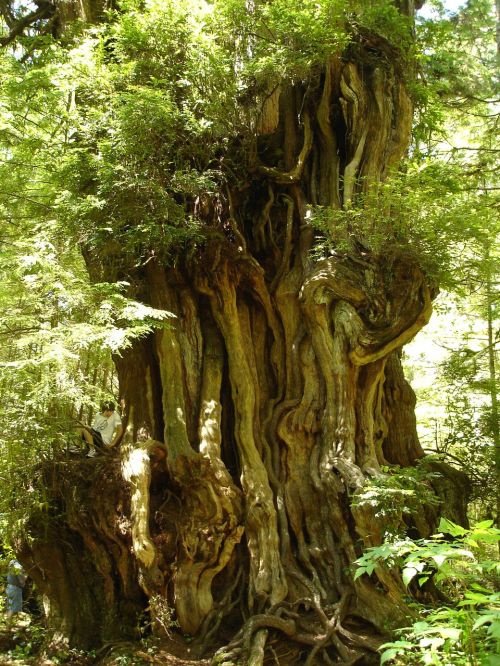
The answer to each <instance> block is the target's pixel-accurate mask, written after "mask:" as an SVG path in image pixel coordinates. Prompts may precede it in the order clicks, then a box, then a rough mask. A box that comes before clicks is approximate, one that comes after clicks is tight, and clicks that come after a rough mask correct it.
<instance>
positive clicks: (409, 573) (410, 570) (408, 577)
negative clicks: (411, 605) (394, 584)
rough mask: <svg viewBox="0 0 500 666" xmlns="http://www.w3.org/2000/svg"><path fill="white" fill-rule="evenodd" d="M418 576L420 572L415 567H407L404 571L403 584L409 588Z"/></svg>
mask: <svg viewBox="0 0 500 666" xmlns="http://www.w3.org/2000/svg"><path fill="white" fill-rule="evenodd" d="M417 574H418V570H417V569H415V567H405V568H404V569H403V583H404V584H405V585H406V587H408V585H409V584H410V582H411V581H412V580H413V578H415V576H416V575H417Z"/></svg>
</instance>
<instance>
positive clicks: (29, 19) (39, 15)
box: [0, 0, 56, 46]
mask: <svg viewBox="0 0 500 666" xmlns="http://www.w3.org/2000/svg"><path fill="white" fill-rule="evenodd" d="M2 4H4V3H3V2H2ZM37 4H38V9H35V11H33V12H30V13H29V14H26V15H25V16H23V17H21V18H20V19H19V20H17V21H16V22H14V23H13V24H12V26H9V27H10V32H9V34H8V35H7V36H6V37H4V38H3V39H0V46H7V44H10V43H11V42H13V41H14V40H15V39H16V38H17V37H19V35H22V34H23V32H24V30H25V29H26V28H29V27H30V26H32V25H33V23H36V22H37V21H39V20H41V19H44V18H49V17H50V16H53V14H54V12H55V11H56V9H55V7H54V5H53V4H52V3H51V2H45V1H44V2H42V0H38V2H37ZM4 18H5V20H6V21H7V18H6V17H5V14H4Z"/></svg>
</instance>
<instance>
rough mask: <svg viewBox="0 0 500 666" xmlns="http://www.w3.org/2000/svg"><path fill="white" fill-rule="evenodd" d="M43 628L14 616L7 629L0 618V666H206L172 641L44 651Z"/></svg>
mask: <svg viewBox="0 0 500 666" xmlns="http://www.w3.org/2000/svg"><path fill="white" fill-rule="evenodd" d="M45 635H46V631H45V627H44V626H43V624H42V623H41V622H39V621H38V622H37V621H33V620H32V618H31V617H30V616H29V615H26V614H25V613H22V614H20V615H18V616H17V617H16V619H15V621H14V622H13V623H12V625H11V626H7V624H6V622H5V619H4V618H0V666H60V665H61V664H66V665H67V666H147V665H153V666H154V665H158V666H160V665H165V666H208V665H209V663H210V660H207V659H199V658H196V657H194V656H192V655H191V654H190V653H191V648H190V647H189V645H186V644H185V643H183V642H181V641H180V640H176V639H175V638H173V637H172V638H170V639H168V638H164V639H162V640H159V639H153V638H150V639H148V640H145V641H142V642H137V643H119V644H113V645H107V646H105V647H104V648H103V649H101V650H99V651H97V652H92V653H85V652H80V651H77V650H70V649H67V648H66V649H65V648H63V647H61V648H59V649H57V648H51V649H50V650H47V649H45V648H44V647H43V646H44V638H45Z"/></svg>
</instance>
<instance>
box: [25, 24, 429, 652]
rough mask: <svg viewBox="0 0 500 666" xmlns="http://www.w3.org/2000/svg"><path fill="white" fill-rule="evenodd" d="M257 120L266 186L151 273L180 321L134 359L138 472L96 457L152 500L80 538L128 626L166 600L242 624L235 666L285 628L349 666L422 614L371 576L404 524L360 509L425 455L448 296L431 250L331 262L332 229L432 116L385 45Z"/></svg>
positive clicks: (125, 449) (156, 295)
mask: <svg viewBox="0 0 500 666" xmlns="http://www.w3.org/2000/svg"><path fill="white" fill-rule="evenodd" d="M257 116H258V117H256V122H255V127H256V131H255V132H256V136H255V141H254V143H253V144H252V148H253V149H252V150H250V151H249V154H248V155H247V158H248V165H247V167H246V170H247V178H246V180H245V181H244V182H243V183H242V182H238V183H236V182H228V183H227V187H226V188H225V189H224V191H221V193H220V195H219V196H218V197H209V196H207V197H206V198H200V199H199V200H197V201H196V202H194V203H193V206H195V207H196V214H197V216H198V217H199V218H201V219H203V220H204V222H205V223H206V226H207V228H209V229H213V231H214V233H213V234H207V239H206V241H205V242H204V244H203V245H202V246H201V247H199V248H198V250H197V251H196V253H192V252H191V253H190V254H189V255H187V256H185V257H182V258H181V259H179V261H178V262H177V264H176V266H175V268H173V267H171V266H167V265H164V264H162V263H161V262H160V261H156V260H151V261H149V262H148V263H147V265H146V266H145V267H144V268H143V269H141V272H140V274H137V276H136V277H137V281H138V283H140V294H141V297H142V298H143V300H144V301H145V302H147V303H149V304H151V305H153V306H154V307H156V308H160V309H165V310H168V311H169V312H172V313H174V314H175V319H174V320H173V323H172V324H171V325H170V326H169V327H168V328H165V329H159V330H157V332H156V333H155V334H154V335H151V336H150V337H149V338H147V339H143V340H140V341H138V342H136V343H135V344H134V346H133V348H132V349H130V350H128V351H126V352H124V354H123V356H121V357H119V358H117V368H118V374H119V377H120V390H121V393H122V395H123V397H124V400H125V404H126V413H125V418H126V420H127V424H128V435H127V438H126V441H125V442H124V444H123V446H122V452H121V453H122V457H121V461H120V462H118V461H116V460H115V462H114V463H113V465H114V467H113V469H114V470H115V472H116V477H113V479H111V480H110V481H109V484H108V485H107V486H106V485H104V484H105V483H106V482H105V481H103V475H104V476H105V474H106V472H105V469H106V464H107V461H105V463H103V462H102V461H97V462H95V461H88V462H86V463H85V465H86V467H85V469H86V468H87V467H88V466H93V465H95V466H97V468H96V469H98V470H100V472H99V473H98V474H97V475H96V477H95V478H96V479H97V480H96V482H95V483H100V484H101V487H104V489H105V495H106V497H108V504H106V506H108V508H109V507H113V506H114V508H115V510H116V507H117V502H118V500H117V496H116V495H114V494H113V493H118V489H119V488H120V491H119V492H120V493H125V494H130V499H129V500H127V502H125V503H123V502H122V501H121V500H120V507H119V509H120V510H119V511H118V512H116V511H115V514H114V517H113V516H111V517H110V518H109V520H105V521H99V520H95V519H91V518H89V516H92V514H93V513H95V512H96V511H97V513H98V511H99V510H98V507H96V506H95V505H93V506H92V505H88V506H87V511H88V516H87V517H86V518H85V519H84V518H83V517H82V516H75V515H74V514H73V513H71V512H70V515H69V516H68V521H67V524H66V526H65V528H64V529H65V530H66V531H67V532H68V533H69V532H71V534H72V537H71V538H72V539H73V541H74V539H76V538H78V539H79V540H80V541H79V543H81V547H82V548H83V549H84V550H85V552H87V553H88V554H89V560H88V561H89V567H91V569H92V572H93V573H92V576H90V575H89V577H88V580H89V581H91V585H92V586H93V587H94V590H97V591H96V592H95V594H96V595H97V596H98V597H99V595H104V594H106V604H107V609H108V611H107V612H108V614H111V615H113V613H114V614H115V615H116V614H120V613H122V615H124V616H126V617H127V618H129V617H131V616H133V614H134V613H135V612H136V609H137V606H141V603H142V604H143V605H144V598H146V597H149V598H151V597H154V596H155V595H161V596H164V597H166V598H167V599H168V600H169V602H170V603H171V604H172V605H173V606H174V607H175V612H176V617H177V620H178V622H179V624H180V627H181V628H182V630H183V631H184V632H186V633H189V634H192V635H194V636H197V637H198V638H200V639H201V640H202V639H203V638H204V637H207V636H211V637H214V636H216V635H217V630H218V629H219V628H220V627H222V628H223V629H224V627H225V629H224V631H226V632H227V631H228V630H229V629H228V627H230V628H232V629H233V630H235V631H236V630H237V629H238V627H241V628H242V629H241V631H240V633H239V634H238V633H237V634H236V638H235V639H234V640H233V641H232V643H231V644H230V646H229V648H228V649H227V650H226V652H228V653H229V656H227V659H229V657H230V655H231V654H232V655H233V657H234V656H235V655H239V656H240V657H241V656H242V655H243V656H242V658H243V659H244V663H249V664H261V663H262V659H263V655H264V653H265V644H266V639H267V637H268V635H269V632H271V631H274V632H277V633H281V634H282V635H285V636H286V637H287V640H289V641H290V642H291V643H293V644H296V645H297V646H298V648H297V649H298V650H299V651H298V652H297V654H298V655H299V653H300V650H302V654H303V658H304V660H306V661H305V663H308V664H312V663H323V662H325V663H331V660H335V659H340V660H342V661H343V663H347V662H348V661H349V660H351V659H354V658H355V657H356V656H360V655H363V654H369V653H370V652H373V650H374V649H375V646H376V641H372V640H370V638H369V636H374V635H376V634H377V633H380V632H382V631H383V629H384V627H386V626H387V625H388V622H391V621H392V622H398V621H400V620H401V619H402V618H403V617H404V614H405V610H406V609H405V605H404V602H403V595H404V589H403V587H402V584H401V582H400V580H399V579H398V577H397V575H396V574H395V573H394V572H391V571H389V570H384V569H382V568H380V569H379V570H377V571H375V572H374V574H373V576H372V577H370V578H368V577H366V576H365V577H362V578H359V579H358V580H356V581H354V575H353V574H354V572H353V568H352V563H353V561H354V560H355V559H356V558H357V557H358V556H359V555H360V553H361V550H362V548H363V547H365V546H369V545H373V544H376V543H378V542H379V541H380V539H381V536H382V532H383V525H381V524H380V523H379V521H378V519H377V518H376V517H375V516H374V515H373V513H371V512H370V511H369V510H368V509H367V508H361V507H357V508H355V507H353V506H351V500H352V496H353V494H354V493H355V492H356V490H358V489H359V488H361V487H362V486H363V484H364V482H365V480H366V479H367V478H370V477H373V476H374V475H377V474H380V467H381V465H386V464H399V465H410V464H412V463H413V462H414V461H415V460H416V459H417V458H419V457H420V456H421V455H422V450H421V448H420V446H419V443H418V439H417V437H416V433H415V422H414V416H413V406H414V405H413V398H412V393H411V389H409V387H408V385H407V384H406V382H405V380H404V377H403V375H402V371H401V366H400V360H399V352H400V349H401V347H402V346H403V345H404V344H405V343H406V342H408V341H409V340H410V339H411V338H413V336H414V335H415V334H416V333H417V332H418V330H419V329H420V328H421V327H422V326H423V325H425V323H426V322H427V321H428V318H429V316H430V313H431V290H430V288H429V285H428V284H427V282H426V278H425V276H424V274H423V273H422V271H421V270H420V268H419V266H418V263H417V261H416V259H415V258H414V257H412V256H411V255H410V254H409V253H406V254H405V253H402V252H401V251H396V250H394V251H391V249H390V247H389V246H387V250H386V251H384V253H383V254H380V253H377V252H375V251H373V250H372V249H371V247H370V240H369V238H368V237H367V238H362V237H358V238H356V239H355V242H353V243H352V244H351V250H350V251H349V252H346V251H341V250H340V249H339V251H338V252H332V253H329V254H328V255H327V256H325V257H324V258H322V259H317V258H313V254H312V253H311V250H312V248H313V246H314V242H315V231H314V228H313V227H312V226H311V223H310V214H311V210H312V209H313V208H314V207H317V206H322V207H324V208H325V209H328V208H334V209H341V208H345V207H348V206H349V205H350V204H351V203H352V202H353V201H355V199H356V197H359V195H360V194H361V193H363V192H366V191H368V190H369V189H370V188H373V187H376V186H377V183H379V182H381V181H382V180H383V179H384V178H385V177H386V176H387V174H388V173H389V171H390V169H392V168H395V167H396V166H397V165H398V163H399V161H400V160H401V158H402V156H403V155H404V153H405V151H406V149H407V146H408V141H409V134H410V125H411V116H412V106H411V102H410V99H409V96H408V93H407V91H406V88H405V84H404V81H403V75H402V73H401V70H400V68H399V64H398V54H397V53H396V52H395V51H393V50H392V49H391V47H390V46H389V45H388V44H387V42H386V41H385V40H383V39H380V38H377V37H376V36H375V35H368V34H366V35H364V36H363V35H361V36H360V37H359V40H358V42H357V44H356V45H355V46H351V48H350V50H349V53H347V54H345V55H344V57H342V58H340V57H331V59H330V60H329V62H328V63H327V64H326V65H325V66H324V67H323V68H321V70H318V71H317V72H315V73H314V75H311V78H310V80H308V81H306V82H297V83H294V84H291V83H289V82H288V83H287V82H283V83H282V84H281V86H279V87H277V88H275V89H274V90H272V91H270V92H269V94H268V95H267V97H266V98H265V100H264V101H263V102H262V104H261V106H260V110H259V113H258V114H257ZM387 214H388V215H390V214H391V212H390V211H388V212H387ZM368 225H369V221H368V220H367V228H368ZM348 232H349V230H348ZM90 264H91V265H90V269H91V270H92V271H98V272H99V276H100V277H101V278H102V277H106V268H105V264H104V263H102V264H101V263H99V257H96V256H95V255H94V256H93V257H92V261H91V262H90ZM118 472H120V473H119V474H118ZM91 486H92V484H91ZM92 487H93V488H94V490H95V484H94V485H93V486H92ZM65 501H66V502H69V503H71V502H70V500H69V499H68V498H67V497H66V500H65ZM128 501H129V502H130V504H128ZM103 515H108V513H105V514H103ZM125 515H126V516H127V517H126V518H125ZM120 526H121V527H120ZM120 529H121V531H120ZM99 534H100V536H99ZM77 535H78V536H77ZM67 538H68V540H69V539H70V536H69V534H68V537H67ZM37 543H38V544H42V543H43V539H42V537H41V536H40V540H39V542H35V544H34V545H33V544H32V545H31V546H30V548H28V547H27V549H26V552H25V558H26V559H27V560H30V561H31V563H32V564H35V565H37V557H38V561H39V560H40V557H41V556H40V557H39V555H40V552H41V551H40V548H42V546H41V545H37ZM37 548H38V551H37ZM37 553H38V555H37ZM68 558H70V555H63V554H61V560H62V561H63V560H64V561H65V564H64V566H65V567H66V569H67V570H69V569H70V568H71V567H70V564H69V559H68ZM42 559H43V558H42ZM92 562H93V564H92ZM39 571H41V569H39ZM42 573H43V576H42V574H40V575H39V584H40V586H41V587H42V589H45V591H46V592H47V594H48V595H49V597H51V600H52V605H53V606H55V607H57V608H59V612H60V613H61V614H62V615H64V614H65V613H66V615H71V614H72V613H73V616H74V617H73V620H72V621H73V623H74V624H75V625H77V624H78V621H79V620H78V617H76V618H75V613H76V610H75V609H73V610H71V609H70V608H69V606H70V603H69V602H68V603H67V605H66V607H65V606H64V603H65V602H64V603H63V601H62V600H61V599H63V597H64V595H59V596H58V595H57V594H55V593H52V588H51V585H52V587H53V583H52V582H50V580H51V576H52V579H53V577H54V575H55V574H53V573H50V572H49V571H43V572H42ZM61 575H62V574H61ZM47 581H49V582H47ZM79 584H80V585H81V586H82V588H83V587H85V584H84V582H83V581H80V583H79ZM139 587H140V588H141V589H142V592H141V591H140V590H139ZM141 595H144V596H143V597H141ZM141 598H142V601H141ZM124 600H128V602H129V605H128V607H127V611H126V612H125V611H123V610H120V608H121V607H123V604H124ZM89 603H90V602H89ZM65 608H66V610H65ZM103 612H104V611H103ZM111 615H110V616H111ZM85 622H87V623H90V624H92V622H93V620H92V619H91V618H90V617H89V616H88V617H86V619H85ZM129 624H130V623H129ZM93 631H95V632H96V635H97V636H98V637H100V638H102V637H103V634H102V632H101V631H100V629H98V626H97V623H96V622H93ZM221 631H222V630H221ZM76 634H78V631H76ZM367 636H368V637H367ZM81 642H84V643H86V644H88V643H89V642H91V641H89V640H87V639H86V640H84V641H81ZM307 655H309V656H307ZM297 658H298V659H299V657H297ZM220 659H221V660H222V661H223V660H224V658H223V657H220ZM328 660H330V661H328ZM297 663H299V662H297Z"/></svg>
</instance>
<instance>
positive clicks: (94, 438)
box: [81, 400, 123, 458]
mask: <svg viewBox="0 0 500 666" xmlns="http://www.w3.org/2000/svg"><path fill="white" fill-rule="evenodd" d="M122 434H123V425H122V420H121V418H120V416H119V414H117V412H116V411H115V404H114V403H113V402H111V401H110V400H108V401H106V402H103V403H102V405H101V413H100V414H97V416H96V417H95V419H94V422H93V423H92V427H91V428H87V427H84V428H82V430H81V435H82V437H83V439H84V440H85V441H86V442H87V444H88V445H89V452H88V454H87V456H88V457H89V458H93V457H94V456H95V455H96V453H97V450H98V449H110V448H112V447H113V446H116V444H118V442H119V441H120V438H121V436H122Z"/></svg>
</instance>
